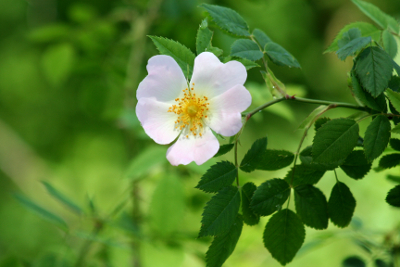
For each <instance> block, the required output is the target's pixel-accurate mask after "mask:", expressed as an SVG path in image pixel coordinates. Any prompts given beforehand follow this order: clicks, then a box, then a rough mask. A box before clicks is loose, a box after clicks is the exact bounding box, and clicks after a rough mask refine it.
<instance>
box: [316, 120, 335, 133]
mask: <svg viewBox="0 0 400 267" xmlns="http://www.w3.org/2000/svg"><path fill="white" fill-rule="evenodd" d="M330 120H331V119H330V118H326V117H324V118H319V119H318V120H316V121H315V124H314V127H315V131H318V130H319V128H321V126H322V125H324V124H325V123H326V122H328V121H330Z"/></svg>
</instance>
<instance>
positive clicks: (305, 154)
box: [300, 146, 338, 171]
mask: <svg viewBox="0 0 400 267" xmlns="http://www.w3.org/2000/svg"><path fill="white" fill-rule="evenodd" d="M300 160H301V162H302V163H303V165H306V166H307V165H309V166H308V167H309V168H312V169H314V170H320V171H326V170H333V169H335V168H337V166H338V165H337V164H318V163H315V162H313V158H312V146H308V147H306V148H304V149H303V151H301V152H300Z"/></svg>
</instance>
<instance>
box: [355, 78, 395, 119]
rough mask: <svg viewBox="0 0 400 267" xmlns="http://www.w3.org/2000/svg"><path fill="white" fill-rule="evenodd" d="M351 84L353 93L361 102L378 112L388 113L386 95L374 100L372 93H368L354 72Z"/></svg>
mask: <svg viewBox="0 0 400 267" xmlns="http://www.w3.org/2000/svg"><path fill="white" fill-rule="evenodd" d="M351 84H352V87H351V89H352V92H353V94H354V95H355V96H356V98H357V99H358V100H360V101H361V102H362V103H363V104H364V105H365V106H367V107H369V108H372V109H374V110H378V111H383V112H386V111H387V105H386V98H385V94H383V93H382V94H380V95H379V96H378V97H377V98H374V97H373V96H372V95H371V94H370V93H368V92H366V91H365V90H364V89H363V88H362V86H361V84H360V81H359V79H358V78H357V76H356V74H355V72H354V71H352V72H351Z"/></svg>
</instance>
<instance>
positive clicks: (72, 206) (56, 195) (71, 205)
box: [42, 181, 83, 214]
mask: <svg viewBox="0 0 400 267" xmlns="http://www.w3.org/2000/svg"><path fill="white" fill-rule="evenodd" d="M42 184H43V185H44V186H45V187H46V190H47V192H48V193H49V194H50V195H51V196H52V197H54V198H55V199H57V200H58V201H60V202H61V203H62V204H64V205H65V206H67V207H68V208H69V209H71V210H72V211H73V212H75V213H77V214H82V213H83V210H82V209H81V208H80V207H79V206H78V205H76V204H75V203H74V202H73V201H72V200H70V199H69V198H68V197H66V196H65V195H64V194H62V193H61V192H60V191H58V190H57V189H55V188H54V187H53V186H52V185H51V184H49V183H48V182H44V181H43V182H42Z"/></svg>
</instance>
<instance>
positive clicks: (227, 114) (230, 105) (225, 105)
mask: <svg viewBox="0 0 400 267" xmlns="http://www.w3.org/2000/svg"><path fill="white" fill-rule="evenodd" d="M250 104H251V95H250V93H249V91H247V89H246V88H245V87H244V86H242V85H236V86H234V87H232V88H231V89H229V90H228V91H226V92H225V93H223V94H221V95H219V96H216V97H214V98H212V99H211V100H210V108H209V110H210V111H209V114H210V116H209V120H208V121H207V125H208V126H209V127H210V128H211V129H213V130H214V131H215V132H217V133H219V134H221V135H224V136H232V135H235V134H236V133H237V132H238V131H239V130H240V128H242V116H241V113H242V112H243V111H245V110H246V109H247V108H248V107H249V106H250Z"/></svg>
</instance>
